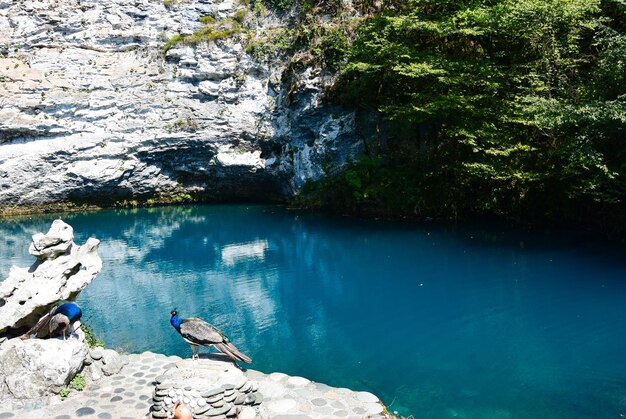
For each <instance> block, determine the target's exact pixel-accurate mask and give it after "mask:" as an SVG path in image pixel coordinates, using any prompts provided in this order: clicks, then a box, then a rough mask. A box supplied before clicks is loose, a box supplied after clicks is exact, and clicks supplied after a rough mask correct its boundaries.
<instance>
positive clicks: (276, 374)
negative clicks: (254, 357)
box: [269, 372, 287, 381]
mask: <svg viewBox="0 0 626 419" xmlns="http://www.w3.org/2000/svg"><path fill="white" fill-rule="evenodd" d="M269 377H270V379H271V380H274V381H280V380H282V379H283V378H285V377H287V374H283V373H282V372H274V373H272V374H270V375H269Z"/></svg>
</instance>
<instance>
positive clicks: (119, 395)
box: [0, 220, 391, 419]
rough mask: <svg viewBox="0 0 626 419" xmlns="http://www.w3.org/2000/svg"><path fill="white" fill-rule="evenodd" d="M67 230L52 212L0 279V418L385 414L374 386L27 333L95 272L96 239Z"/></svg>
mask: <svg viewBox="0 0 626 419" xmlns="http://www.w3.org/2000/svg"><path fill="white" fill-rule="evenodd" d="M73 237H74V236H73V229H72V227H71V226H69V225H68V224H66V223H64V222H63V221H61V220H56V221H54V222H53V224H52V226H51V228H50V231H49V232H48V233H47V234H42V233H39V234H35V235H34V236H33V242H32V243H31V246H30V248H29V252H30V253H31V254H32V255H33V256H35V257H36V261H35V263H34V264H33V265H32V266H31V267H30V268H17V267H14V268H13V269H12V270H11V273H10V275H9V277H8V278H7V279H5V280H4V281H3V282H2V283H0V319H2V322H1V323H0V328H1V330H2V334H0V419H2V418H11V417H15V418H18V417H19V418H55V419H71V418H77V417H97V418H100V419H107V418H126V419H129V418H144V417H149V418H155V419H156V418H167V417H170V416H171V412H172V409H173V406H174V403H175V402H176V401H181V402H183V403H185V404H187V405H188V406H189V407H190V408H191V409H192V411H193V417H194V418H197V419H226V418H238V419H253V418H259V419H265V418H317V417H327V418H363V417H369V418H387V417H391V415H390V414H389V413H388V412H387V410H386V408H385V406H384V405H383V404H382V402H381V401H380V400H379V399H378V398H377V397H376V396H375V395H373V394H371V393H368V392H356V391H352V390H349V389H345V388H333V387H329V386H327V385H325V384H321V383H314V382H311V381H310V380H308V379H306V378H303V377H290V376H288V375H286V374H282V373H272V374H264V373H262V372H259V371H255V370H245V369H242V368H240V367H239V366H237V365H235V364H233V362H232V361H230V360H229V359H227V358H226V357H225V356H222V355H221V354H204V355H202V356H201V358H200V359H198V360H191V359H181V358H180V357H177V356H165V355H161V354H154V353H151V352H145V353H142V354H120V353H118V352H116V351H114V350H112V349H105V348H102V347H98V346H95V347H91V348H90V347H89V345H88V342H87V339H86V337H85V333H84V332H83V331H82V330H81V328H80V325H78V324H75V325H74V330H73V332H72V333H71V334H70V336H69V337H68V338H67V339H63V338H61V337H57V338H51V339H32V338H31V339H24V337H25V335H23V333H24V331H25V329H26V328H28V327H30V326H31V325H32V324H33V323H34V322H36V321H37V319H38V318H39V315H40V314H41V313H43V312H48V310H50V307H51V306H53V305H54V304H56V303H57V302H58V301H59V300H62V299H67V298H72V297H74V296H75V295H76V294H77V293H78V292H80V290H82V289H83V288H84V287H85V286H87V285H88V284H89V283H90V282H91V281H92V280H93V279H94V278H95V277H96V275H97V274H98V272H100V269H101V267H102V261H101V259H100V257H99V256H98V254H97V251H98V244H99V241H98V240H96V239H94V238H90V239H89V240H88V241H87V242H86V243H85V244H84V245H82V246H78V245H76V244H75V243H74V241H73ZM90 343H91V344H92V345H93V342H90Z"/></svg>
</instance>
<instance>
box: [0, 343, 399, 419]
mask: <svg viewBox="0 0 626 419" xmlns="http://www.w3.org/2000/svg"><path fill="white" fill-rule="evenodd" d="M122 362H123V363H124V364H125V365H124V367H123V368H122V369H121V371H120V372H119V373H118V374H116V375H112V376H110V377H104V378H103V379H102V380H100V381H98V382H97V383H93V384H90V385H88V386H87V387H86V388H85V390H84V391H82V392H77V391H74V392H72V393H71V394H70V396H69V397H68V398H67V399H65V400H63V401H61V400H60V399H59V400H56V401H54V402H53V403H51V404H50V405H48V406H43V407H40V408H38V409H30V410H29V409H26V408H19V409H14V410H3V408H6V406H3V407H2V408H0V418H10V417H15V418H18V417H19V418H20V419H23V418H26V419H29V418H32V419H40V418H44V417H45V418H51V419H73V418H79V417H93V418H99V419H113V418H126V419H130V418H144V417H148V414H149V412H150V409H151V406H152V405H153V403H154V401H153V396H154V394H155V392H156V391H157V390H156V389H157V385H158V384H161V383H167V382H170V383H173V382H175V381H176V380H181V379H182V378H183V377H186V376H188V377H189V378H193V377H191V376H189V374H191V375H194V376H195V378H198V377H202V376H203V375H204V374H207V373H208V374H214V375H218V376H219V375H221V374H225V376H227V377H228V378H229V379H230V378H233V377H234V378H240V379H241V381H242V382H243V381H245V382H246V384H244V386H247V385H248V384H249V385H250V389H255V390H256V391H255V392H256V393H257V394H260V395H262V402H261V403H260V404H256V405H254V404H253V405H246V406H243V407H242V408H241V410H239V419H254V418H259V419H267V418H282V419H286V418H301V419H306V418H333V419H338V418H350V419H356V418H366V417H367V418H379V419H382V418H391V417H392V416H391V415H390V414H389V413H388V412H387V410H386V409H385V407H384V405H383V404H382V402H381V401H380V400H379V399H378V397H376V396H375V395H373V394H371V393H368V392H358V391H352V390H349V389H346V388H334V387H330V386H327V385H325V384H321V383H315V382H313V381H309V380H307V379H306V378H303V377H292V376H288V375H286V374H282V373H272V374H265V373H262V372H259V371H255V370H244V371H240V370H238V369H236V368H235V367H234V366H233V364H232V363H231V362H228V361H225V360H224V359H223V358H222V357H221V356H220V355H219V354H209V355H205V356H203V357H202V358H201V359H199V360H197V361H192V360H189V359H185V360H183V359H181V358H180V357H177V356H165V355H161V354H155V353H152V352H144V353H142V354H131V355H122ZM197 371H200V372H199V373H198V372H197ZM235 376H236V377H235ZM168 380H169V381H168ZM213 380H215V381H216V382H217V381H219V377H214V378H213ZM233 384H234V385H238V384H240V383H233ZM242 388H244V389H245V387H242ZM247 394H251V393H250V392H248V393H247ZM213 417H214V418H218V417H221V416H213ZM223 417H224V418H225V417H226V416H225V415H224V416H223Z"/></svg>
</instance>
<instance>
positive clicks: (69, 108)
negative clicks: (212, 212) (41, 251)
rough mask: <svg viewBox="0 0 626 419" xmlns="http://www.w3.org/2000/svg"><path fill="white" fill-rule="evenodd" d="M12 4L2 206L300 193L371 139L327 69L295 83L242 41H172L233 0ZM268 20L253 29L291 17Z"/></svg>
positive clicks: (3, 28)
mask: <svg viewBox="0 0 626 419" xmlns="http://www.w3.org/2000/svg"><path fill="white" fill-rule="evenodd" d="M169 3H171V5H170V6H169V7H166V5H164V2H163V1H162V0H133V1H128V0H106V1H105V0H63V1H60V0H20V1H13V0H0V208H4V209H7V208H11V207H19V206H30V205H40V204H46V203H53V202H66V201H72V202H78V201H80V202H92V203H100V202H110V201H115V200H119V199H127V198H139V199H142V198H144V199H145V198H149V197H153V196H176V195H178V194H182V193H199V194H204V195H205V196H211V197H214V198H218V199H219V198H221V199H232V198H242V199H247V198H261V199H267V198H271V197H276V196H281V195H289V194H292V193H294V192H295V191H297V190H298V189H299V188H300V187H301V186H302V185H303V184H304V183H305V182H306V181H308V180H311V179H318V178H320V177H321V176H323V175H324V174H325V172H326V171H327V170H328V168H329V167H337V166H340V165H342V164H344V163H345V162H346V161H347V160H349V159H351V158H352V157H353V156H354V155H356V154H357V153H359V152H360V151H361V149H362V142H361V140H360V138H359V137H358V135H356V134H355V130H354V128H355V127H354V125H355V123H354V114H353V113H351V112H349V111H347V110H345V109H341V108H338V107H329V106H325V105H324V104H322V102H321V95H322V86H323V82H324V76H322V75H320V74H319V72H317V71H315V70H313V69H304V70H303V71H302V72H301V73H300V74H298V75H297V77H298V78H299V80H298V82H297V83H296V84H297V86H299V87H298V89H296V90H295V91H294V90H293V88H292V87H293V86H294V84H293V83H290V84H286V83H284V82H283V71H284V70H285V68H284V64H283V63H264V64H260V63H258V62H255V61H254V60H253V59H252V58H251V57H250V56H249V55H248V54H247V53H246V52H245V48H244V45H243V43H244V37H243V36H235V37H233V38H230V39H223V40H217V41H214V42H210V43H203V44H200V45H197V46H185V45H176V46H175V47H174V48H172V49H170V50H169V51H168V52H167V54H166V55H165V54H164V53H163V51H162V46H163V44H164V43H165V42H166V41H167V40H168V39H169V38H170V37H171V36H173V35H175V34H177V33H182V34H189V33H191V32H193V31H194V30H196V29H198V28H199V27H200V25H201V23H200V22H199V21H198V19H199V18H200V17H201V16H206V15H211V16H215V17H216V18H218V19H220V18H226V17H229V16H232V15H233V14H234V13H235V12H236V11H237V10H240V9H241V8H244V7H246V6H242V5H241V4H240V3H239V2H238V1H232V0H224V1H220V0H181V1H178V2H169ZM281 24H282V22H281V21H280V20H278V19H277V18H276V17H271V16H267V17H266V18H259V19H256V20H255V21H254V23H253V24H252V28H251V29H250V30H252V31H259V32H262V31H264V30H266V29H267V28H269V27H270V26H273V27H276V26H277V25H278V26H280V25H281Z"/></svg>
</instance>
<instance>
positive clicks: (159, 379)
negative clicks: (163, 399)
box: [154, 375, 167, 387]
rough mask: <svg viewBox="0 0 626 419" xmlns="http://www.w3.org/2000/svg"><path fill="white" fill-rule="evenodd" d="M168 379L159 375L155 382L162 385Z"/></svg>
mask: <svg viewBox="0 0 626 419" xmlns="http://www.w3.org/2000/svg"><path fill="white" fill-rule="evenodd" d="M166 378H167V377H165V375H159V376H157V377H155V378H154V381H156V383H157V384H162V383H163V382H164V381H165V379H166ZM157 387H158V386H157Z"/></svg>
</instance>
